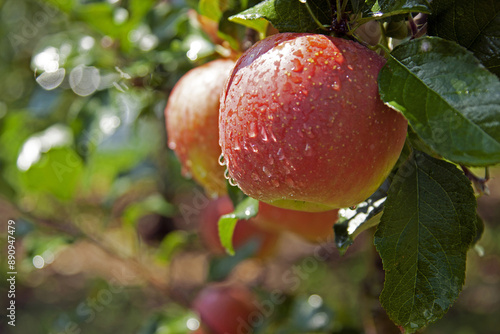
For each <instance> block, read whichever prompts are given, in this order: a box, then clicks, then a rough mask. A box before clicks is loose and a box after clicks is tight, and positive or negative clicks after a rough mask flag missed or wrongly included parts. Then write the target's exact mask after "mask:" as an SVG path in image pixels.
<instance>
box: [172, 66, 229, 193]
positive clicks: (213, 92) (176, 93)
mask: <svg viewBox="0 0 500 334" xmlns="http://www.w3.org/2000/svg"><path fill="white" fill-rule="evenodd" d="M233 66H234V62H233V61H232V60H222V59H220V60H215V61H212V62H209V63H207V64H205V65H202V66H199V67H196V68H194V69H192V70H191V71H189V72H188V73H186V74H185V75H184V76H183V77H182V78H181V79H180V80H179V81H178V82H177V83H176V85H175V86H174V89H173V90H172V92H171V94H170V96H169V99H168V103H167V107H166V108H165V119H166V125H167V135H168V146H169V147H170V148H171V149H172V150H174V151H175V153H176V155H177V156H178V158H179V160H180V162H181V164H182V169H183V174H184V175H189V174H191V175H192V177H193V178H194V179H195V180H196V181H197V182H198V183H200V184H201V185H202V186H203V187H204V188H205V189H206V190H207V192H208V193H209V194H210V195H221V194H224V193H225V192H226V183H225V180H224V168H223V167H221V166H220V165H219V156H220V154H221V150H220V147H219V145H218V132H219V129H218V119H219V99H220V94H221V92H222V89H223V87H224V83H225V81H226V79H227V77H228V76H229V73H230V71H231V69H232V67H233Z"/></svg>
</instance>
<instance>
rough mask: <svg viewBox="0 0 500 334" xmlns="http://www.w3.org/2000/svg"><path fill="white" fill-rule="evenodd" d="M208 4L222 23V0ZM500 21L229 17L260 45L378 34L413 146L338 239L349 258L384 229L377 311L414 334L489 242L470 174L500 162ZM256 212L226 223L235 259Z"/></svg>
mask: <svg viewBox="0 0 500 334" xmlns="http://www.w3.org/2000/svg"><path fill="white" fill-rule="evenodd" d="M201 3H202V5H203V6H202V9H203V8H210V15H214V14H213V13H216V12H217V13H218V14H217V15H215V17H221V14H220V13H221V12H223V11H224V8H222V7H217V5H216V3H217V2H216V1H211V0H206V1H202V2H201ZM207 12H208V9H207ZM499 12H500V3H498V2H497V1H479V2H477V1H465V0H458V1H450V0H433V1H429V2H428V1H426V0H408V1H396V0H387V1H383V0H379V1H375V0H367V1H361V0H352V1H334V0H330V1H328V0H300V1H299V0H297V1H286V0H266V1H262V2H260V3H258V4H256V5H255V6H253V7H250V8H248V9H246V10H243V11H241V12H239V13H237V14H234V15H232V16H230V17H229V21H231V22H233V23H239V24H242V25H244V26H247V27H249V28H253V29H255V30H257V31H259V32H260V33H261V34H262V35H264V34H265V32H266V29H267V24H268V23H270V24H272V26H273V27H274V28H276V29H277V30H278V31H279V32H312V33H321V34H331V35H337V36H345V37H347V38H352V39H358V40H359V36H358V35H357V32H356V30H357V29H358V28H359V27H360V26H361V25H362V24H364V23H367V22H370V21H378V22H379V23H380V25H381V27H382V33H381V37H380V40H379V43H378V44H377V45H376V46H374V47H373V46H370V48H372V49H375V50H377V49H378V50H383V54H384V55H385V57H386V58H387V63H386V65H385V66H384V68H383V69H382V70H381V72H380V75H379V78H378V82H379V92H380V96H381V99H382V100H383V102H384V103H385V104H387V105H388V106H390V107H392V108H394V109H395V110H397V111H399V112H401V113H402V114H403V115H404V116H405V117H406V118H407V120H408V122H409V136H408V139H407V145H406V147H405V149H404V150H403V153H402V156H401V159H400V163H399V164H398V165H397V166H396V167H395V168H394V171H393V174H392V175H391V176H390V178H389V179H388V181H387V182H386V184H384V186H383V188H385V189H381V190H379V191H378V192H377V193H376V194H374V196H372V197H371V198H370V199H368V200H367V202H364V203H361V204H360V205H359V206H358V208H357V209H355V210H344V214H343V217H342V218H341V221H340V222H339V223H337V224H336V225H335V231H336V241H337V245H338V246H339V247H340V249H341V250H343V251H345V248H346V247H347V246H348V245H349V244H350V243H352V240H353V239H354V237H355V236H356V235H357V234H359V232H360V231H362V230H364V229H367V228H368V227H371V226H374V225H378V226H377V230H376V233H375V237H374V243H375V246H376V249H377V251H378V252H379V255H380V257H381V258H382V261H383V266H384V270H385V284H384V289H383V291H382V293H381V295H380V301H381V304H382V306H383V307H384V308H385V310H386V311H387V313H388V315H389V317H390V318H391V320H393V321H394V322H395V323H396V324H397V325H398V326H400V327H401V328H403V329H404V330H405V331H406V332H408V333H413V332H415V331H417V330H419V329H421V328H423V327H425V326H426V325H428V324H429V323H432V322H435V321H436V320H438V319H440V318H441V317H443V315H444V314H445V313H446V312H447V310H448V309H449V308H450V307H451V305H453V303H454V301H455V300H456V298H457V297H458V295H459V293H460V291H461V290H462V286H463V285H464V281H465V268H466V254H467V251H468V250H469V249H470V247H471V246H472V245H473V244H474V242H475V241H476V240H477V238H478V237H479V236H478V233H479V234H480V233H481V232H482V226H481V225H482V222H481V221H480V219H479V218H477V215H476V197H475V194H474V189H473V186H476V187H477V188H478V191H479V192H481V191H484V190H485V189H484V180H483V179H481V178H479V177H477V176H475V175H473V174H471V173H470V171H469V169H468V168H467V167H470V166H473V167H479V166H480V167H486V168H487V167H488V166H493V165H496V164H498V163H500V81H499V79H498V76H499V73H500V72H499V68H500V39H499V37H500V15H499ZM202 13H203V12H202ZM422 18H424V20H422ZM419 20H420V22H419ZM422 22H424V23H422ZM391 25H392V27H394V26H397V27H400V28H399V30H400V31H399V36H401V29H403V35H402V37H399V36H398V37H399V39H398V40H397V42H396V43H394V42H395V41H396V40H395V39H393V40H392V41H391V43H388V38H390V37H393V36H394V31H391V30H390V29H389V28H390V27H391ZM367 47H368V45H367ZM471 181H472V182H471ZM389 185H390V186H389ZM332 191H334V190H333V189H332ZM255 207H256V201H252V200H251V199H246V200H244V201H243V202H241V203H240V205H239V206H238V207H237V209H236V210H235V212H234V213H233V214H230V215H227V216H226V217H225V218H224V219H222V220H221V221H220V222H219V227H220V236H221V238H222V241H223V243H224V244H225V245H226V246H227V247H228V250H229V251H232V248H231V245H230V240H231V231H232V229H233V228H234V223H235V222H236V219H237V218H240V219H241V218H245V217H248V216H250V217H251V216H252V215H254V214H255V211H256V209H255Z"/></svg>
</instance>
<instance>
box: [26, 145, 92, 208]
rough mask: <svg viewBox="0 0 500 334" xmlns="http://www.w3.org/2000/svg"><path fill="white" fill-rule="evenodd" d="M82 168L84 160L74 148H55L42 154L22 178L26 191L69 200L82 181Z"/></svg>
mask: <svg viewBox="0 0 500 334" xmlns="http://www.w3.org/2000/svg"><path fill="white" fill-rule="evenodd" d="M82 170H83V164H82V161H81V159H80V157H79V156H78V154H76V152H75V151H74V150H73V149H71V148H67V147H63V148H54V149H51V150H50V151H48V152H46V153H44V154H42V156H41V158H40V160H39V161H38V162H36V163H34V164H33V165H32V166H31V167H30V168H29V169H28V170H27V171H26V172H24V173H23V174H22V178H23V181H24V186H25V190H26V191H39V192H42V193H45V194H52V195H54V196H56V197H58V198H60V199H65V200H69V199H71V198H72V197H73V195H74V194H75V191H76V189H77V186H78V184H79V183H80V182H81V175H82Z"/></svg>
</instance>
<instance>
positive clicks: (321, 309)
mask: <svg viewBox="0 0 500 334" xmlns="http://www.w3.org/2000/svg"><path fill="white" fill-rule="evenodd" d="M333 318H334V313H333V311H332V310H331V309H330V308H329V307H328V306H327V305H325V304H324V303H323V299H322V298H321V297H320V296H319V295H311V296H309V297H307V298H306V297H298V298H296V299H295V300H294V302H293V304H292V305H291V309H290V314H289V315H288V317H287V321H286V323H285V324H283V325H282V326H280V328H279V329H278V330H277V333H278V334H299V333H304V334H305V333H329V332H330V330H331V327H332V322H333Z"/></svg>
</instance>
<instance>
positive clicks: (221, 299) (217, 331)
mask: <svg viewBox="0 0 500 334" xmlns="http://www.w3.org/2000/svg"><path fill="white" fill-rule="evenodd" d="M193 309H194V310H195V311H197V312H198V313H199V315H200V319H201V322H202V324H203V325H205V327H206V328H207V329H208V332H209V333H211V334H236V333H241V332H242V330H245V333H252V332H253V331H250V332H249V328H250V327H251V324H249V323H248V321H249V316H250V314H252V313H254V312H259V308H258V302H257V299H256V298H255V296H254V295H253V294H252V292H251V291H250V290H249V289H247V288H246V287H245V286H243V285H238V284H232V285H228V284H224V285H222V284H216V285H210V286H208V287H205V288H204V289H203V290H201V292H200V293H199V294H198V296H197V297H196V299H195V300H194V302H193ZM250 330H251V329H250Z"/></svg>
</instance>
